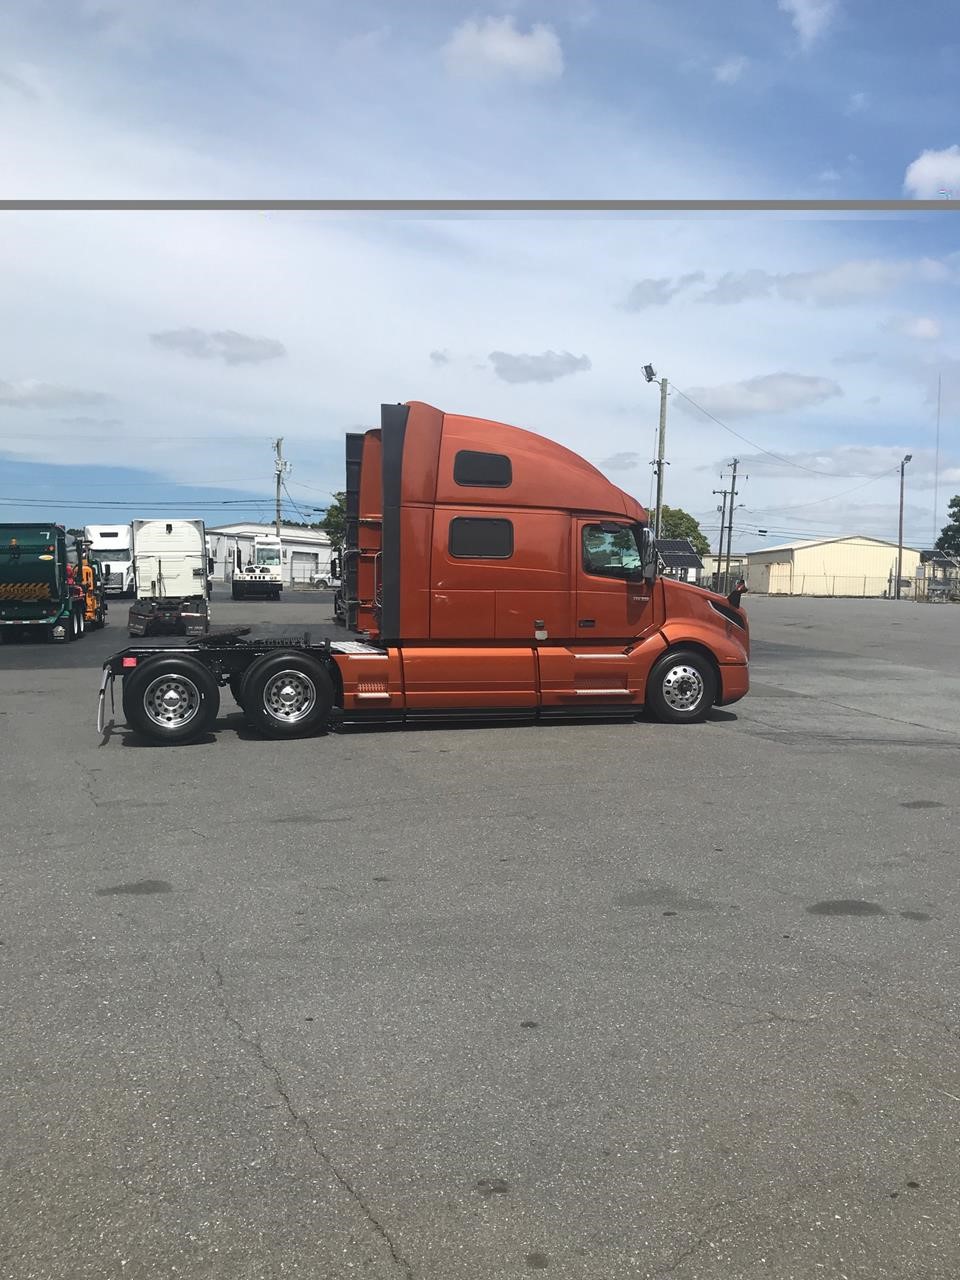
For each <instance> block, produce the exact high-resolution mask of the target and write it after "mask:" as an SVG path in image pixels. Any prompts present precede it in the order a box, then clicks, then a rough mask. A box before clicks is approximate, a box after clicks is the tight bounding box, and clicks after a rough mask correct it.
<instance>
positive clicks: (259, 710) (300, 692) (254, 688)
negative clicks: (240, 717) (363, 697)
mask: <svg viewBox="0 0 960 1280" xmlns="http://www.w3.org/2000/svg"><path fill="white" fill-rule="evenodd" d="M280 677H285V678H286V679H285V680H281V679H280ZM238 701H239V702H240V704H241V706H242V707H243V710H244V714H245V715H246V717H247V719H248V720H249V721H250V723H251V724H252V725H254V726H255V728H257V729H259V730H260V732H261V733H263V734H266V736H267V737H268V738H306V737H310V736H311V735H313V734H315V733H319V732H320V731H321V730H322V729H324V728H325V727H326V725H327V723H328V721H329V719H330V712H331V710H332V708H333V681H332V680H331V679H330V675H329V672H328V671H327V669H326V668H325V667H324V665H323V663H322V662H319V661H318V660H317V659H316V658H314V657H311V656H310V655H309V654H304V653H274V654H270V655H269V656H268V657H263V658H258V659H257V661H256V662H254V663H253V665H252V666H250V667H248V668H247V673H246V675H245V676H244V678H243V682H242V684H241V686H240V698H239V699H238ZM284 706H286V708H287V710H286V711H284V710H283V708H284Z"/></svg>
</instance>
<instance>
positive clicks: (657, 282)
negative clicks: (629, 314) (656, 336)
mask: <svg viewBox="0 0 960 1280" xmlns="http://www.w3.org/2000/svg"><path fill="white" fill-rule="evenodd" d="M704 279H705V277H704V274H703V272H702V271H691V272H689V273H688V274H687V275H684V276H680V278H679V279H678V280H673V279H672V278H671V277H670V276H660V277H659V278H657V279H653V278H650V279H647V280H638V281H637V283H636V284H635V285H634V286H633V287H632V289H631V290H630V293H629V294H628V295H627V300H626V302H624V304H623V305H624V307H625V309H626V310H627V311H643V310H644V309H645V308H647V307H663V306H666V304H667V303H668V302H669V301H670V299H671V298H673V297H675V295H676V294H678V293H679V292H680V291H681V290H682V289H686V288H688V287H689V286H690V285H692V284H699V283H700V282H701V281H702V280H704Z"/></svg>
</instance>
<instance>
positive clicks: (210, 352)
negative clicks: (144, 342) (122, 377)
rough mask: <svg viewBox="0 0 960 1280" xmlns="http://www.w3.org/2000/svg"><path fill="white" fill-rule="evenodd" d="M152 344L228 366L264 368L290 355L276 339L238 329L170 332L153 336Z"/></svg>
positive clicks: (175, 330)
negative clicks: (247, 365) (263, 366)
mask: <svg viewBox="0 0 960 1280" xmlns="http://www.w3.org/2000/svg"><path fill="white" fill-rule="evenodd" d="M150 341H151V342H152V343H154V344H155V345H156V346H158V347H163V348H165V349H166V350H167V351H178V352H179V353H180V354H181V355H184V356H194V357H195V358H196V359H198V360H216V359H220V360H222V361H223V362H224V364H261V363H262V362H263V361H264V360H276V359H278V358H279V357H280V356H285V355H286V354H287V349H286V347H285V346H284V345H283V343H282V342H277V340H276V339H275V338H251V337H250V336H249V335H248V334H246V333H237V332H236V330H234V329H221V330H218V331H217V332H215V333H205V332H204V330H203V329H167V330H164V331H163V332H162V333H151V334H150Z"/></svg>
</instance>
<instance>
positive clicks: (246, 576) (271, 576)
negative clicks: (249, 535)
mask: <svg viewBox="0 0 960 1280" xmlns="http://www.w3.org/2000/svg"><path fill="white" fill-rule="evenodd" d="M282 590H283V562H282V545H281V542H280V539H279V538H278V537H277V535H276V534H275V533H257V534H254V538H253V554H252V556H251V557H250V559H249V560H248V561H247V563H246V564H244V563H243V553H242V551H241V548H240V542H239V540H235V541H234V544H233V579H232V581H231V584H230V594H231V596H232V597H233V599H234V600H243V599H245V598H246V597H247V596H266V597H267V599H269V600H279V599H280V592H281V591H282Z"/></svg>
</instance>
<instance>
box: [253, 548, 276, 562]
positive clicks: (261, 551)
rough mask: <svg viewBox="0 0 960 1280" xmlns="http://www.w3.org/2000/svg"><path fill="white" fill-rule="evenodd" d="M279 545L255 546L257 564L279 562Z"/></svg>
mask: <svg viewBox="0 0 960 1280" xmlns="http://www.w3.org/2000/svg"><path fill="white" fill-rule="evenodd" d="M279 563H280V548H279V547H257V564H279Z"/></svg>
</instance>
